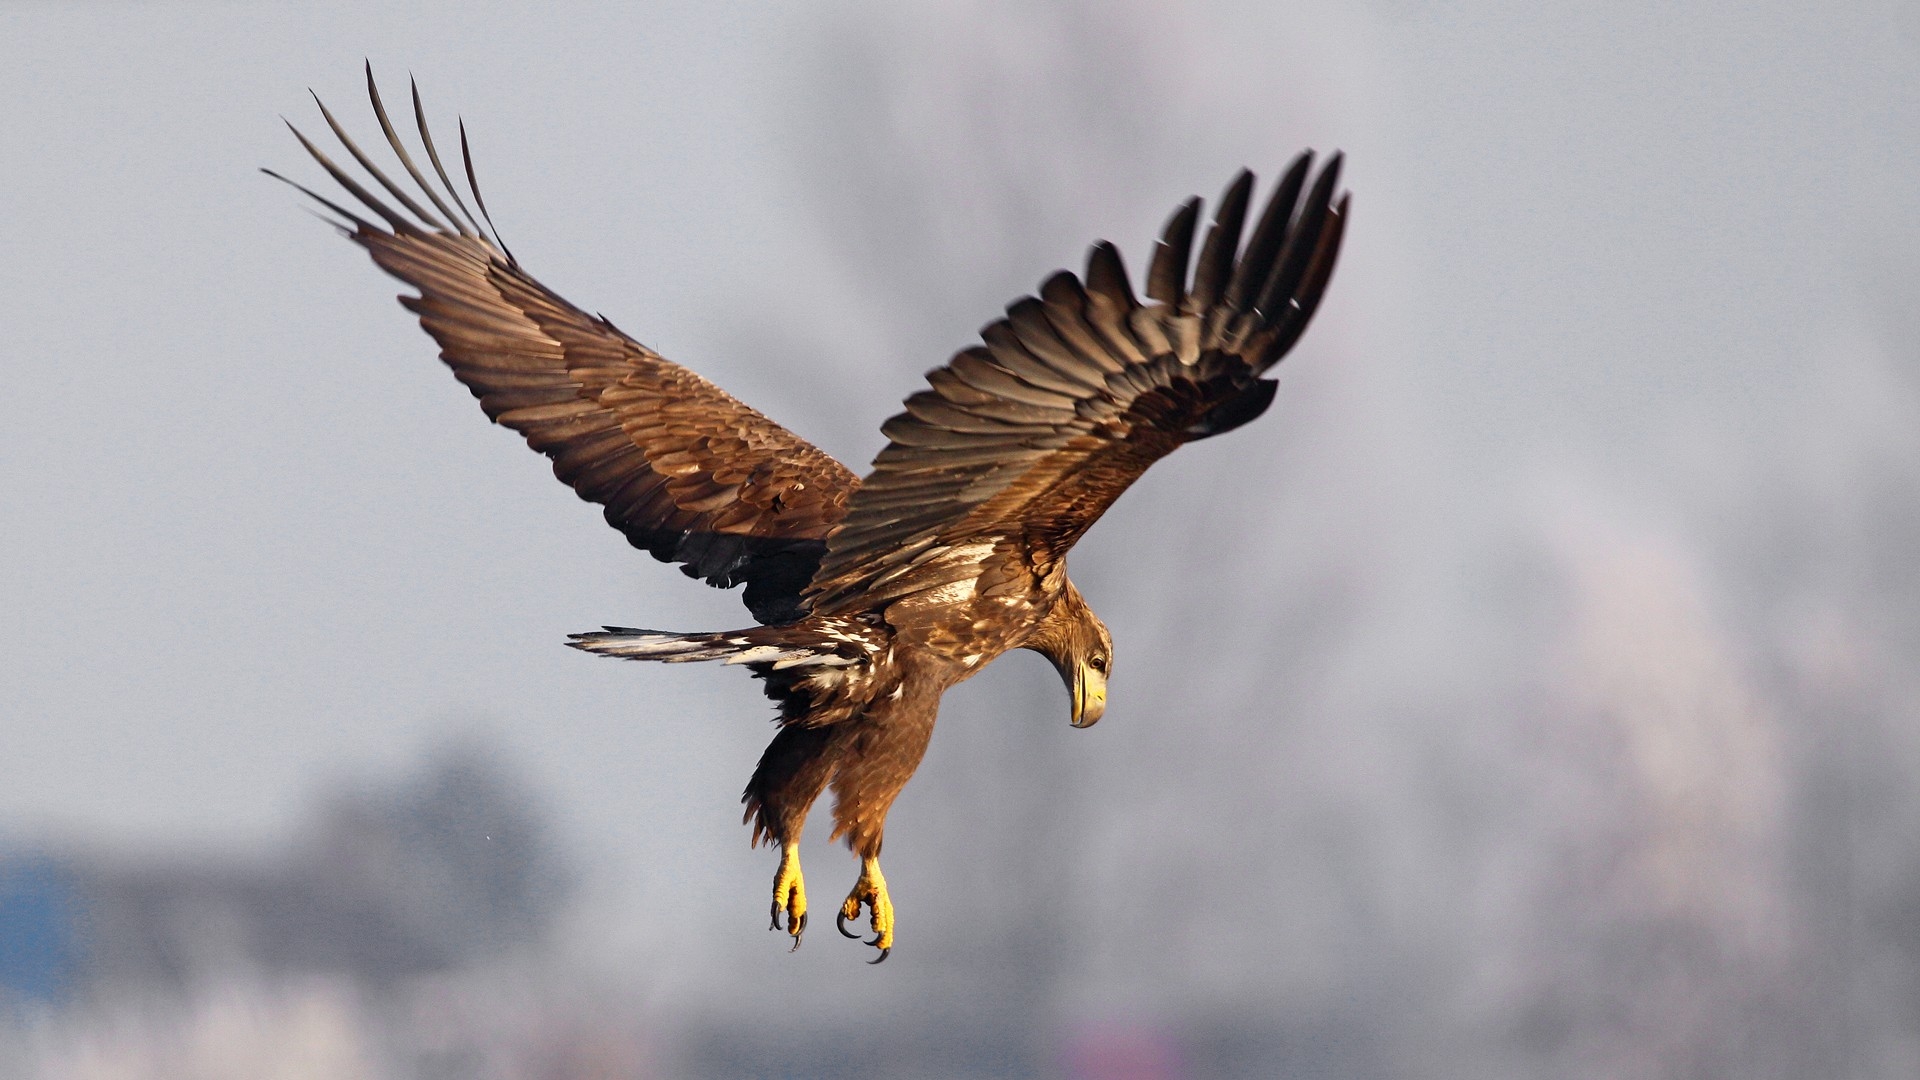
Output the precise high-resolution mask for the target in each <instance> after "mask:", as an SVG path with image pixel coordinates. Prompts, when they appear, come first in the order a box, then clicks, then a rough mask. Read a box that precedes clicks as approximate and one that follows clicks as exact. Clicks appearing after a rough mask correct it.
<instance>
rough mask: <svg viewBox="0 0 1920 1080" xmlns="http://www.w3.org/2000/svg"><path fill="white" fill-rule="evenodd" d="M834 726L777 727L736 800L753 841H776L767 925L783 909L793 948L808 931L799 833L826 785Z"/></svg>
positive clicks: (777, 926) (777, 919) (777, 918)
mask: <svg viewBox="0 0 1920 1080" xmlns="http://www.w3.org/2000/svg"><path fill="white" fill-rule="evenodd" d="M832 745H833V729H832V728H830V727H815V728H810V727H801V726H797V725H791V726H788V727H784V728H781V729H780V732H779V734H777V735H775V736H774V737H773V742H771V743H769V744H768V745H767V751H766V753H764V754H762V755H761V756H760V766H759V767H758V768H756V769H755V770H754V771H753V779H751V780H749V781H747V790H746V793H745V794H743V795H742V796H741V797H740V801H741V802H743V803H746V804H747V812H746V820H748V821H751V822H753V842H754V843H755V844H758V843H759V842H760V840H761V838H762V837H764V838H766V839H767V840H770V841H772V842H773V843H776V844H779V845H780V869H779V870H777V871H775V872H774V875H773V908H772V911H771V912H770V913H769V920H770V921H771V923H772V928H773V929H775V930H778V929H780V913H781V912H783V911H784V912H786V915H787V926H786V930H787V933H789V934H791V935H793V947H794V948H796V949H798V948H799V947H800V935H801V934H803V933H805V932H806V929H807V890H806V886H805V885H804V884H803V883H802V881H801V877H800V831H801V830H802V829H803V828H805V827H806V824H807V811H808V810H809V809H810V808H812V806H813V800H814V799H816V798H818V797H819V796H820V792H821V790H822V789H824V788H825V787H826V786H827V778H828V777H829V776H830V775H831V774H832V771H833V769H832V761H833V756H832V753H831V748H832Z"/></svg>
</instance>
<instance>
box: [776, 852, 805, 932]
mask: <svg viewBox="0 0 1920 1080" xmlns="http://www.w3.org/2000/svg"><path fill="white" fill-rule="evenodd" d="M782 911H785V912H786V913H787V933H789V934H792V935H793V947H794V948H796V949H798V948H799V947H800V935H801V934H802V933H805V932H806V929H807V886H806V884H805V882H804V881H802V880H801V877H800V844H799V843H798V842H797V841H796V842H793V843H789V844H786V845H784V846H782V847H781V849H780V869H779V870H778V871H776V872H775V873H774V875H773V911H772V913H771V917H772V922H773V925H772V926H770V927H769V928H768V929H772V930H778V929H780V913H781V912H782Z"/></svg>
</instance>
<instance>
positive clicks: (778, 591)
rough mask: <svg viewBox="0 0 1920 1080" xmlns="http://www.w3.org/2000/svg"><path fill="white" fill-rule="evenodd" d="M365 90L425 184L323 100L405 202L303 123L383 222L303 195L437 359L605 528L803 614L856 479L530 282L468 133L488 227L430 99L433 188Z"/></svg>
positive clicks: (779, 612)
mask: <svg viewBox="0 0 1920 1080" xmlns="http://www.w3.org/2000/svg"><path fill="white" fill-rule="evenodd" d="M367 93H368V96H369V97H370V98H371V99H372V101H373V110H374V114H375V115H376V116H377V117H378V118H379V120H380V127H381V130H382V131H383V132H384V133H385V134H386V137H387V142H388V143H389V145H391V146H392V147H393V151H394V154H395V156H396V157H397V158H398V159H399V162H400V164H401V166H402V167H404V168H405V169H406V171H407V174H408V175H409V176H410V177H412V179H413V181H414V183H415V184H416V185H418V186H417V188H415V189H414V190H413V191H412V192H411V193H409V190H408V189H407V188H405V187H403V186H402V185H399V184H396V183H394V182H393V181H392V180H390V179H388V177H387V176H386V174H385V173H383V172H381V171H380V169H379V168H378V167H377V166H376V165H375V164H374V163H373V162H372V161H371V160H369V159H368V157H367V156H366V155H365V154H363V153H361V151H360V148H359V147H358V146H356V145H354V143H353V141H352V140H351V139H349V138H348V137H347V134H346V132H345V131H344V130H343V129H342V128H341V126H340V124H339V123H338V122H337V121H336V120H335V119H334V118H333V115H332V114H331V113H330V112H328V111H327V108H326V106H325V105H324V104H322V105H321V106H320V112H321V115H322V116H323V117H324V118H325V119H326V122H327V126H328V127H330V128H332V130H333V133H334V135H336V136H337V137H338V138H339V139H340V142H341V145H342V146H343V147H344V148H345V149H346V151H347V153H349V154H350V155H352V157H353V159H354V160H355V161H357V162H359V163H360V165H361V167H362V168H364V169H366V171H367V173H368V174H369V175H370V176H371V178H372V179H373V180H374V181H375V182H376V183H378V185H379V186H380V187H381V188H384V189H385V190H386V192H387V194H388V195H390V196H392V197H393V199H394V200H395V201H396V202H398V203H399V205H400V207H402V208H403V209H402V210H396V209H394V208H393V207H392V206H391V205H389V204H388V203H387V202H385V201H383V200H382V199H381V198H380V197H379V196H377V195H375V194H374V193H373V192H371V191H369V190H368V189H367V188H366V187H365V186H363V185H362V184H361V183H360V182H359V181H357V180H355V179H354V177H353V176H352V175H350V174H349V173H348V172H346V171H345V170H344V169H342V168H341V167H340V166H338V165H336V164H334V162H333V161H331V160H329V159H328V157H327V156H326V154H324V153H322V152H321V151H320V149H319V148H317V147H316V146H314V144H313V143H312V142H310V141H309V140H308V139H307V138H306V136H304V135H302V134H301V133H300V132H299V130H298V129H295V130H294V136H295V137H296V138H298V139H299V140H300V144H301V145H302V146H304V147H306V149H307V152H308V153H310V154H312V155H313V157H314V160H316V161H318V162H319V163H320V165H321V167H322V168H324V169H326V170H327V172H328V173H329V174H330V175H331V176H332V177H333V178H334V180H336V181H338V182H339V183H340V185H341V186H342V187H343V188H345V189H346V191H347V192H348V193H349V194H351V195H352V196H353V198H354V199H356V200H358V201H359V202H360V203H361V204H362V205H363V206H364V207H365V208H366V210H367V211H369V212H371V214H372V215H373V216H374V217H377V218H379V219H380V220H381V221H383V222H385V223H386V224H385V227H384V228H383V227H382V226H381V225H380V224H378V223H376V222H373V221H369V220H367V219H366V218H364V217H361V216H360V215H359V214H357V213H355V212H354V211H352V210H349V209H347V208H345V207H343V206H341V205H339V204H338V203H335V202H333V201H331V200H328V199H325V198H323V197H321V196H320V195H318V194H316V193H315V192H313V191H312V190H310V189H308V188H306V187H303V186H301V185H299V184H294V186H295V187H298V188H300V190H301V191H303V192H305V193H306V194H307V195H309V196H311V197H313V198H314V199H315V200H317V201H319V202H320V203H321V204H322V205H324V206H326V207H327V208H328V209H330V210H332V211H334V212H335V213H337V214H339V215H341V216H342V217H343V218H345V219H346V220H345V221H344V222H337V223H336V224H338V225H339V226H340V228H341V230H342V231H343V232H345V233H346V235H347V236H348V238H349V239H351V240H353V241H354V242H355V243H357V244H359V245H360V246H361V247H364V248H366V249H367V251H368V252H369V253H370V254H372V256H373V261H374V262H375V263H377V264H379V266H380V268H381V269H383V270H385V271H387V272H388V273H389V274H392V275H393V276H394V277H397V278H399V279H400V280H401V281H404V282H406V283H407V284H408V285H411V286H413V287H414V288H416V289H418V290H419V291H420V295H419V296H402V297H401V298H400V302H401V303H402V304H404V305H405V306H406V307H407V308H408V310H411V311H413V312H415V313H416V314H418V315H419V316H420V325H421V326H422V327H424V328H425V329H426V331H427V333H429V334H431V335H433V338H434V340H435V341H438V342H439V343H440V349H441V351H440V358H441V359H442V360H444V361H446V363H447V366H448V367H450V368H452V369H453V373H454V375H455V376H456V377H457V378H459V380H460V381H461V382H462V383H465V384H466V386H467V388H468V389H469V390H471V391H473V395H474V396H475V397H476V398H479V399H480V407H481V408H482V409H484V410H485V411H486V414H487V416H488V417H489V418H490V419H492V420H493V421H494V422H495V423H498V424H503V425H505V426H507V427H510V428H512V429H513V430H515V431H518V432H519V433H520V434H521V435H523V436H525V437H526V440H527V444H528V445H529V446H532V447H533V448H534V449H535V450H538V451H540V452H541V453H543V454H545V455H547V456H548V457H550V458H552V459H553V471H554V475H556V476H558V477H559V478H560V479H561V480H563V481H565V482H566V483H567V484H568V485H570V486H571V487H572V488H573V489H574V490H575V491H576V492H578V493H579V495H580V497H581V498H583V499H586V500H588V501H590V502H595V503H599V504H601V505H602V506H605V507H606V517H607V522H608V524H611V525H612V526H613V527H614V528H616V529H619V530H620V531H621V532H623V533H625V534H626V536H627V539H628V540H629V541H631V542H632V543H633V545H634V546H635V547H637V548H641V549H644V550H645V551H647V552H649V553H651V554H652V555H653V556H654V557H655V558H657V559H660V560H661V561H663V562H677V563H681V564H683V565H682V569H683V570H684V571H685V573H686V574H687V575H688V576H690V577H698V578H703V579H705V580H706V581H707V582H708V583H710V584H713V585H716V586H719V587H721V588H730V587H732V586H734V585H738V584H740V583H742V582H744V583H746V586H747V588H746V596H745V600H746V603H747V607H748V608H749V609H750V610H752V612H753V614H754V616H755V617H756V618H758V619H759V620H761V621H762V622H784V621H789V620H791V619H795V618H799V617H800V616H801V615H802V614H803V613H804V612H803V608H802V607H801V606H800V605H801V601H800V590H801V588H802V587H803V586H804V585H805V584H806V583H807V581H808V580H809V579H810V578H811V577H812V576H813V573H814V570H815V568H816V567H817V566H818V565H819V561H820V558H821V555H822V553H823V552H824V551H825V540H826V536H827V534H828V532H829V530H831V528H832V527H833V525H834V524H835V523H836V522H838V521H839V520H840V518H841V516H842V515H843V514H844V513H845V511H846V507H847V500H848V498H849V497H850V496H851V495H852V493H853V491H854V490H855V489H856V488H857V487H858V486H859V479H858V478H857V477H855V476H854V475H853V474H852V473H851V472H849V471H848V470H847V468H846V466H844V465H842V464H840V463H839V462H838V461H835V460H834V459H833V458H831V457H829V456H828V455H827V454H825V453H823V452H822V451H820V450H819V449H817V448H816V447H814V446H813V445H812V444H810V443H808V442H807V441H806V440H804V439H802V438H800V437H799V436H797V435H795V434H794V433H792V432H791V431H788V430H787V429H786V428H783V427H781V426H780V425H779V424H776V423H774V422H773V421H771V420H769V419H767V418H766V417H765V416H763V415H761V414H760V413H758V412H756V411H754V410H753V409H750V408H748V407H747V406H746V405H744V404H742V403H741V402H740V401H738V400H737V399H735V398H734V397H733V396H732V395H730V394H728V393H726V392H725V391H723V390H721V389H720V388H719V387H717V386H715V385H713V384H712V383H710V382H708V381H707V380H705V379H703V378H701V377H700V376H698V375H696V374H694V373H693V372H691V371H689V370H687V369H686V368H683V367H681V366H680V365H678V364H674V363H671V362H669V361H667V360H665V359H663V358H662V357H661V356H660V355H659V354H657V353H655V352H653V351H652V350H651V349H648V348H646V347H645V346H643V345H641V344H639V343H638V342H636V341H634V340H633V339H632V338H629V337H628V336H626V335H625V334H623V333H621V332H620V331H619V330H617V329H615V328H614V326H613V324H612V323H610V322H608V321H607V320H606V319H604V318H601V317H598V316H590V315H588V314H586V313H585V312H583V311H581V310H580V309H578V308H576V307H574V306H573V305H572V304H569V303H568V302H567V301H566V300H564V299H562V298H560V297H559V296H557V295H555V294H554V293H553V292H552V291H550V290H548V289H547V288H546V287H545V286H543V285H541V284H540V283H539V282H537V281H535V280H534V279H533V278H532V277H531V276H529V275H528V274H527V273H526V271H524V270H522V269H521V268H520V264H519V263H518V262H517V261H515V260H514V258H513V255H512V253H511V252H508V251H507V250H506V247H505V245H503V244H500V243H499V242H498V236H497V235H495V236H493V237H491V238H490V237H489V235H488V232H489V230H490V227H491V225H492V220H491V218H490V217H489V216H488V215H487V210H486V204H485V203H483V202H482V201H481V199H480V191H479V188H478V186H477V185H476V184H475V183H474V180H473V160H472V157H471V155H470V154H469V153H468V151H467V136H466V129H465V126H464V125H462V127H461V130H460V151H461V156H462V158H463V159H464V163H465V165H466V174H467V186H468V190H469V192H470V193H471V194H472V195H473V201H474V205H475V207H477V208H478V209H479V211H480V218H479V219H478V220H476V219H475V217H474V216H473V214H472V213H470V212H469V211H468V209H467V206H466V203H465V202H464V201H462V199H461V197H460V192H459V189H458V187H457V186H456V185H455V184H454V183H453V182H452V181H450V180H449V179H448V178H447V172H446V169H445V168H444V167H442V165H441V163H440V156H439V154H438V153H437V152H436V151H435V150H434V146H433V138H432V136H431V135H429V134H428V132H427V122H426V117H425V114H424V113H423V111H422V110H421V107H420V93H419V90H418V88H417V87H416V88H415V89H414V91H413V109H414V118H415V120H416V121H417V123H418V126H419V129H420V139H421V142H422V144H423V147H424V149H425V150H426V155H427V160H428V162H429V163H430V164H431V165H432V167H433V171H434V174H435V175H436V176H438V177H439V180H440V186H439V187H437V188H436V187H435V185H434V184H432V183H431V182H430V181H428V180H427V178H426V177H425V176H424V175H423V174H422V173H421V171H420V169H419V168H418V167H417V166H416V165H415V164H414V161H413V158H412V157H411V156H410V155H409V154H408V153H407V150H406V147H405V145H404V144H403V143H402V141H401V139H400V137H399V136H398V135H397V134H396V133H395V131H394V129H393V124H392V122H391V121H390V120H389V119H388V117H387V112H386V109H385V108H384V107H383V106H382V105H381V103H380V93H379V90H378V89H377V88H376V86H375V85H374V81H373V69H372V67H371V66H369V67H368V69H367ZM314 100H315V102H316V103H318V102H319V99H318V98H317V97H316V98H315V99H314ZM288 126H289V127H292V125H291V124H289V125H288ZM268 172H269V175H272V176H274V177H275V178H276V179H282V180H285V179H286V178H285V177H281V176H279V174H277V173H272V172H271V171H270V170H269V171H268ZM287 182H288V183H293V182H292V181H287ZM417 196H424V197H425V199H426V201H427V203H429V204H431V208H430V209H429V207H428V206H425V205H422V204H421V202H420V201H419V200H418V198H417ZM443 196H444V197H443ZM448 200H451V205H449V201H448ZM436 212H437V213H436ZM481 220H485V221H486V222H487V226H488V228H482V227H481V225H480V221H481Z"/></svg>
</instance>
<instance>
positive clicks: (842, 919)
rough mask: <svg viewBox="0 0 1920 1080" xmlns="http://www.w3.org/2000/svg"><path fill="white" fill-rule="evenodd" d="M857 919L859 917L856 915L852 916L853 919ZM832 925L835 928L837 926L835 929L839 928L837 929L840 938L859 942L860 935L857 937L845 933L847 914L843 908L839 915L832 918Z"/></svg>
mask: <svg viewBox="0 0 1920 1080" xmlns="http://www.w3.org/2000/svg"><path fill="white" fill-rule="evenodd" d="M859 917H860V916H858V915H855V916H854V918H856V919H857V918H859ZM833 925H835V926H837V927H839V928H840V936H841V937H843V938H850V939H852V940H854V941H859V940H860V935H859V934H850V933H848V932H847V912H846V909H844V908H842V909H841V911H840V914H838V915H836V916H834V919H833Z"/></svg>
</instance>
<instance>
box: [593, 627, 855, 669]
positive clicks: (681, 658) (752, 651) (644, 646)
mask: <svg viewBox="0 0 1920 1080" xmlns="http://www.w3.org/2000/svg"><path fill="white" fill-rule="evenodd" d="M792 629H793V628H790V627H782V626H760V627H755V628H753V629H752V630H739V631H732V632H728V633H719V634H669V633H666V632H664V631H660V630H637V629H634V628H632V627H626V626H609V627H606V628H604V629H602V630H596V631H594V632H592V633H587V634H569V635H567V636H568V639H569V640H568V641H567V644H568V645H571V646H573V647H574V648H576V649H581V650H584V651H586V652H590V653H597V654H599V655H601V656H617V657H620V658H622V659H625V660H659V661H662V662H664V663H668V664H686V663H691V662H693V661H695V660H725V661H726V662H727V663H729V664H770V665H772V666H773V668H774V670H776V671H779V670H784V669H786V668H792V667H802V666H810V665H821V666H824V667H846V666H847V665H849V664H858V663H861V662H862V661H864V660H865V659H866V657H865V655H864V654H861V653H859V652H858V651H856V650H849V649H847V648H846V645H847V644H848V643H849V642H848V639H847V638H844V637H839V636H834V637H822V636H821V635H818V634H807V635H805V636H806V637H809V638H819V640H818V642H817V643H816V642H812V641H794V640H784V641H783V640H777V639H778V638H780V637H789V638H791V637H798V636H801V635H798V634H792V633H791V630H792ZM783 631H787V633H782V632H783ZM769 639H774V640H769ZM848 652H856V655H847V653H848Z"/></svg>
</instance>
